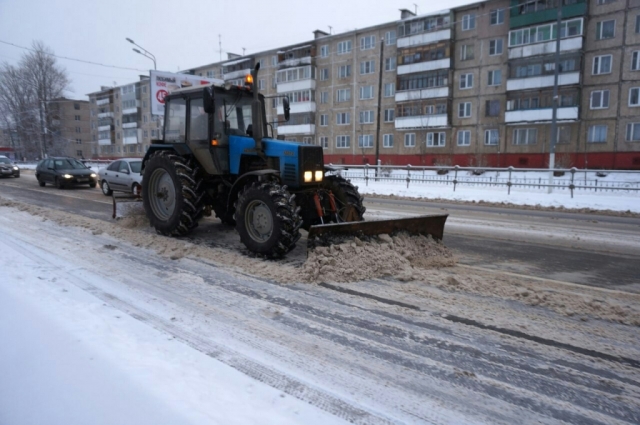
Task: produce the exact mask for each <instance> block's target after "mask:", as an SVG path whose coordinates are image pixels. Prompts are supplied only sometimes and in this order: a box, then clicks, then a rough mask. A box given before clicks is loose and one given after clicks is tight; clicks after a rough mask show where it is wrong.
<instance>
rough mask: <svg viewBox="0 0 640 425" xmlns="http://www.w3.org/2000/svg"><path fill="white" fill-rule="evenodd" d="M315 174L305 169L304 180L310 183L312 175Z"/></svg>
mask: <svg viewBox="0 0 640 425" xmlns="http://www.w3.org/2000/svg"><path fill="white" fill-rule="evenodd" d="M312 176H313V173H311V171H305V172H304V182H305V183H309V182H310V181H311V177H312Z"/></svg>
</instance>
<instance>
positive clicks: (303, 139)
mask: <svg viewBox="0 0 640 425" xmlns="http://www.w3.org/2000/svg"><path fill="white" fill-rule="evenodd" d="M311 142H312V138H311V137H309V136H306V137H303V138H302V143H306V144H308V145H310V144H311Z"/></svg>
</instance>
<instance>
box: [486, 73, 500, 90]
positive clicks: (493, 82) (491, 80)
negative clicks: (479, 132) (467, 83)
mask: <svg viewBox="0 0 640 425" xmlns="http://www.w3.org/2000/svg"><path fill="white" fill-rule="evenodd" d="M487 77H488V80H487V84H488V85H490V86H499V85H500V84H502V70H501V69H494V70H492V71H489V73H488V74H487Z"/></svg>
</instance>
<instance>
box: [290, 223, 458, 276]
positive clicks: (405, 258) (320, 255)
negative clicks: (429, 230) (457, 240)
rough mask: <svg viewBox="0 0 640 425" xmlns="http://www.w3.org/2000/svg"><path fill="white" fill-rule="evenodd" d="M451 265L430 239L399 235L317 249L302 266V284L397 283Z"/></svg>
mask: <svg viewBox="0 0 640 425" xmlns="http://www.w3.org/2000/svg"><path fill="white" fill-rule="evenodd" d="M453 265H455V259H454V256H453V253H452V252H451V251H450V250H449V249H448V248H447V247H445V246H444V245H442V244H441V243H438V242H436V241H435V240H433V239H432V238H431V237H425V236H422V235H420V236H411V235H408V234H406V233H400V234H398V235H397V236H393V237H392V236H389V235H387V234H384V235H379V236H378V237H373V238H371V239H370V240H368V241H362V240H360V239H358V238H354V239H353V240H350V241H345V242H342V243H340V244H334V245H330V246H328V247H317V248H315V249H314V250H312V251H311V252H310V253H309V257H308V258H307V261H306V262H305V263H304V264H303V265H302V275H301V279H302V280H304V281H306V282H353V281H359V280H365V279H371V278H376V277H393V278H396V279H398V280H400V281H409V280H417V279H421V278H422V277H423V273H422V272H421V271H420V270H419V269H425V268H432V267H449V266H453Z"/></svg>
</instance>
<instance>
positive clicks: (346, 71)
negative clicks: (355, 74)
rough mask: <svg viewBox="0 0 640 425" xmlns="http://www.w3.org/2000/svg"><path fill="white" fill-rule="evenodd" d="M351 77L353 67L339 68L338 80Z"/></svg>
mask: <svg viewBox="0 0 640 425" xmlns="http://www.w3.org/2000/svg"><path fill="white" fill-rule="evenodd" d="M350 75H351V65H342V66H340V67H339V68H338V78H347V77H348V76H350Z"/></svg>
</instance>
